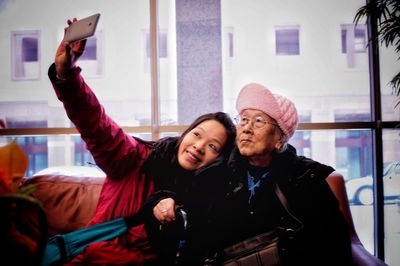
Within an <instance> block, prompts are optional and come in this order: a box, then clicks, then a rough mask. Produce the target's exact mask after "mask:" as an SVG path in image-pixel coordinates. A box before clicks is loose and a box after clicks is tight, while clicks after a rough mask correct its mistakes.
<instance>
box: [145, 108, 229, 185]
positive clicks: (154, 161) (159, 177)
mask: <svg viewBox="0 0 400 266" xmlns="http://www.w3.org/2000/svg"><path fill="white" fill-rule="evenodd" d="M208 120H215V121H217V122H219V123H221V124H222V125H223V126H224V128H225V130H226V135H227V138H226V142H225V145H224V147H223V148H222V150H221V154H220V155H219V156H224V157H228V156H229V154H230V152H231V150H232V149H233V146H234V144H235V139H236V128H235V125H234V124H233V122H232V119H231V118H230V117H229V115H227V114H226V113H224V112H215V113H207V114H204V115H201V116H199V117H198V118H197V119H196V120H195V121H193V123H191V124H190V125H189V127H188V128H187V129H186V130H185V131H184V132H183V133H182V134H181V136H180V137H166V138H163V139H160V140H159V141H157V142H155V143H154V144H153V149H152V151H151V153H150V155H149V156H148V157H147V159H146V162H145V163H144V171H146V172H147V173H150V174H151V175H153V176H154V178H155V181H156V189H168V188H169V189H171V188H172V187H171V186H174V185H177V182H178V179H185V177H187V176H190V175H192V174H193V173H192V172H188V171H186V170H184V169H183V168H182V167H180V165H179V163H178V159H177V153H178V148H179V145H180V144H181V142H182V140H183V138H184V137H185V136H186V134H188V133H189V132H190V131H191V130H193V129H194V128H195V127H197V126H198V125H199V124H201V123H203V122H204V121H208ZM166 175H168V177H166Z"/></svg>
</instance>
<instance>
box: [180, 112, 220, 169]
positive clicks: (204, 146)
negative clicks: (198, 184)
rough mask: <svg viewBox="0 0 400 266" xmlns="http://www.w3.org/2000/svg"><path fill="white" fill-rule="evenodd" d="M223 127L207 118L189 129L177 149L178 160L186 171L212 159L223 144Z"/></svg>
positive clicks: (199, 166)
mask: <svg viewBox="0 0 400 266" xmlns="http://www.w3.org/2000/svg"><path fill="white" fill-rule="evenodd" d="M226 139H227V134H226V130H225V127H224V126H223V125H222V124H221V123H219V122H217V121H216V120H207V121H204V122H202V123H200V124H199V125H197V126H196V127H195V128H193V129H192V130H190V131H189V132H188V133H187V134H186V135H185V136H184V137H183V139H182V142H181V144H180V145H179V149H178V162H179V164H180V166H181V167H182V168H183V169H185V170H188V171H194V170H197V169H199V168H201V167H203V166H206V165H207V164H209V163H211V162H212V161H214V160H215V159H216V158H217V157H218V155H219V154H220V153H221V151H222V148H223V147H224V145H225V142H226Z"/></svg>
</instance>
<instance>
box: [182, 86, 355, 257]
mask: <svg viewBox="0 0 400 266" xmlns="http://www.w3.org/2000/svg"><path fill="white" fill-rule="evenodd" d="M236 108H237V111H238V114H239V115H238V116H237V118H236V121H237V141H236V145H237V147H236V149H234V151H233V153H232V154H231V156H230V159H229V161H228V163H227V165H221V166H220V167H214V170H213V171H209V172H208V173H206V174H207V175H210V174H212V175H214V177H216V176H224V177H225V178H226V183H225V184H217V183H215V184H214V185H213V186H212V187H215V186H219V190H220V191H221V193H220V194H219V195H217V194H213V196H212V197H214V198H213V199H210V197H209V195H210V194H209V193H205V189H206V188H207V187H211V186H207V185H203V186H200V187H196V188H194V189H193V191H192V192H191V193H190V196H191V199H192V200H191V201H190V200H189V201H188V202H192V203H191V204H187V205H188V208H189V209H188V212H189V214H190V213H192V212H193V213H195V214H196V213H197V214H198V215H195V220H194V221H193V220H192V223H193V224H194V225H193V226H192V227H191V230H190V231H189V232H188V236H187V239H186V245H185V247H184V248H183V250H182V251H181V257H182V258H181V261H182V264H185V265H200V264H201V263H202V262H201V261H204V258H207V257H210V256H211V257H212V256H214V254H218V251H220V250H222V249H223V248H225V247H227V246H229V245H231V244H234V243H237V242H239V241H241V240H243V239H247V238H249V237H252V236H255V235H258V234H260V233H263V232H266V231H268V230H273V229H275V228H280V227H284V228H299V227H300V226H299V223H298V221H295V219H293V217H292V216H291V215H289V214H288V212H287V211H286V210H285V209H284V208H283V206H282V204H281V202H280V200H279V198H278V197H277V194H276V193H275V190H274V185H275V184H277V185H278V186H279V187H280V189H281V191H282V192H283V194H284V195H285V197H286V199H287V202H288V204H289V207H290V210H291V213H292V214H293V215H295V217H296V218H297V219H298V220H299V221H300V223H302V227H301V230H300V231H299V232H298V233H297V234H296V235H295V237H294V238H293V239H291V240H290V241H287V242H286V243H285V244H283V246H281V247H280V256H281V263H282V264H284V265H351V264H352V263H351V261H352V258H351V242H350V235H349V230H348V225H347V223H346V221H345V218H344V216H343V215H342V213H341V211H340V209H339V202H338V200H337V199H336V197H335V195H334V194H333V192H332V190H331V189H330V186H329V183H328V182H327V181H329V179H330V178H333V177H334V176H338V175H339V176H340V174H338V173H337V172H335V171H334V169H333V168H332V167H330V166H327V165H324V164H321V163H319V162H316V161H313V160H311V159H309V158H305V157H303V156H298V155H296V150H295V148H294V147H292V146H291V145H289V144H288V140H289V139H290V138H291V137H292V136H293V134H294V133H295V131H296V129H297V125H298V114H297V111H296V107H295V105H294V104H293V103H292V102H291V101H290V100H289V99H287V98H285V97H283V96H281V95H277V94H273V93H272V92H271V91H270V90H269V89H267V88H266V87H264V86H263V85H260V84H255V83H252V84H248V85H246V86H244V87H243V89H242V90H241V92H240V93H239V95H238V98H237V103H236ZM215 179H216V178H214V180H215ZM198 180H202V181H204V180H207V178H204V177H200V176H198ZM210 180H212V178H210ZM224 185H225V186H224ZM214 190H215V188H214ZM198 198H201V200H198ZM204 201H207V202H208V203H207V204H209V205H205V204H204V203H203V202H204ZM199 206H200V207H201V206H203V209H207V210H206V211H204V213H201V211H199V210H200V209H201V208H200V207H199ZM204 206H207V207H206V208H204ZM189 217H190V216H189ZM217 261H218V260H217ZM214 262H215V260H214Z"/></svg>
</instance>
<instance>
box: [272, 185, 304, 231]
mask: <svg viewBox="0 0 400 266" xmlns="http://www.w3.org/2000/svg"><path fill="white" fill-rule="evenodd" d="M273 186H274V191H275V194H276V196H277V197H278V199H279V201H280V202H281V204H282V206H283V208H284V209H285V210H286V212H287V213H288V214H289V216H290V217H292V219H293V220H295V221H296V222H297V223H298V224H299V226H298V228H297V229H292V228H282V229H284V230H285V232H286V233H288V234H295V233H297V232H299V231H300V230H301V229H303V227H304V224H303V222H302V221H300V219H299V218H297V217H296V216H295V215H294V214H293V213H292V212H291V211H290V208H289V203H288V201H287V199H286V197H285V194H283V192H282V190H281V189H280V187H279V186H278V184H277V183H275V182H273Z"/></svg>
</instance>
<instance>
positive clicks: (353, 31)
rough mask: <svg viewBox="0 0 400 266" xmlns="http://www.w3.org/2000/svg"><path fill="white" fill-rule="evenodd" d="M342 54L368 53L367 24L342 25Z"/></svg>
mask: <svg viewBox="0 0 400 266" xmlns="http://www.w3.org/2000/svg"><path fill="white" fill-rule="evenodd" d="M341 29H342V30H341V33H342V35H341V36H342V39H341V40H342V53H344V54H345V53H348V52H354V53H366V52H367V27H366V25H365V24H358V25H357V26H356V25H354V24H346V25H341Z"/></svg>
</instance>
